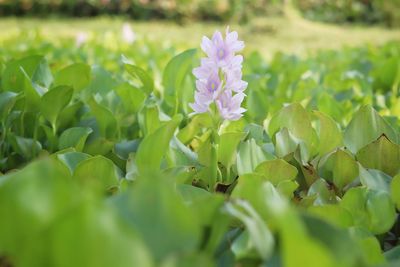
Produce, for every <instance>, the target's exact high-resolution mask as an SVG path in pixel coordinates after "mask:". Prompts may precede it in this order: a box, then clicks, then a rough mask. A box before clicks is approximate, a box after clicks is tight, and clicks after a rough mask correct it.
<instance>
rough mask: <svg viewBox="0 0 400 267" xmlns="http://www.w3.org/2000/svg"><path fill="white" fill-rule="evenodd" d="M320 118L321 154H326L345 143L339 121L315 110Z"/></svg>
mask: <svg viewBox="0 0 400 267" xmlns="http://www.w3.org/2000/svg"><path fill="white" fill-rule="evenodd" d="M313 114H314V115H315V116H316V117H317V118H318V122H319V123H318V127H317V133H318V137H319V154H320V155H324V154H326V153H328V152H330V151H332V150H333V149H335V148H337V147H340V146H341V145H342V143H343V140H342V133H341V132H340V128H339V127H338V125H337V123H336V122H335V121H334V120H333V119H332V118H331V117H329V116H328V115H326V114H324V113H322V112H319V111H313Z"/></svg>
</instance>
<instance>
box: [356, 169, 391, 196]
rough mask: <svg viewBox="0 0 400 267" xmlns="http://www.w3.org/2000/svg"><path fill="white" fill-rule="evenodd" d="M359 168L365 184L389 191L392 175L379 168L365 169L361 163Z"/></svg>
mask: <svg viewBox="0 0 400 267" xmlns="http://www.w3.org/2000/svg"><path fill="white" fill-rule="evenodd" d="M359 170H360V181H361V183H362V184H363V185H364V186H366V187H367V188H369V189H373V190H376V191H379V190H382V191H385V192H387V193H389V190H390V189H389V187H390V180H391V179H392V177H390V176H388V175H387V174H385V173H383V172H381V171H378V170H370V169H365V168H363V167H362V166H361V165H360V166H359Z"/></svg>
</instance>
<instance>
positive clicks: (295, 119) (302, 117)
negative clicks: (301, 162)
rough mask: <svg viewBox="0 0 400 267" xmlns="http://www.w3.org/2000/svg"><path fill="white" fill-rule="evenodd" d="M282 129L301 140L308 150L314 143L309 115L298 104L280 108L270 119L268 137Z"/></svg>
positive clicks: (314, 134) (313, 132)
mask: <svg viewBox="0 0 400 267" xmlns="http://www.w3.org/2000/svg"><path fill="white" fill-rule="evenodd" d="M282 128H287V129H288V130H289V131H290V133H292V134H293V135H294V136H295V137H296V138H299V139H301V140H303V141H304V142H305V144H306V145H307V148H308V149H309V150H311V149H312V148H313V146H314V145H315V143H316V133H315V131H314V129H313V128H312V127H311V118H310V115H309V114H308V112H307V111H306V110H305V109H304V108H303V107H302V106H301V105H300V104H298V103H293V104H290V105H288V106H286V107H284V108H282V109H281V110H280V111H279V112H278V114H276V115H275V116H274V117H272V119H271V121H270V123H269V126H268V134H269V136H273V135H274V134H275V133H276V132H278V131H279V130H281V129H282Z"/></svg>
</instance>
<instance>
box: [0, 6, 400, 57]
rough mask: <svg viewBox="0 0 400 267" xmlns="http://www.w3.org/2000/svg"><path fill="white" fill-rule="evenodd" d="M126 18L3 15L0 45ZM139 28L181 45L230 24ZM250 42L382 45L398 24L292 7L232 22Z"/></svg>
mask: <svg viewBox="0 0 400 267" xmlns="http://www.w3.org/2000/svg"><path fill="white" fill-rule="evenodd" d="M124 22H126V21H125V20H124V19H123V18H109V17H100V18H94V19H93V18H92V19H64V18H63V19H46V20H41V19H32V18H23V19H21V18H2V19H0V29H2V30H1V32H0V45H3V42H4V41H6V40H7V39H10V38H24V36H23V35H24V34H26V33H30V34H34V33H35V32H38V33H40V35H42V36H44V37H46V39H48V40H50V41H54V42H57V40H59V39H62V38H75V36H76V35H77V33H78V32H80V31H84V32H88V33H89V34H96V33H104V32H107V31H110V32H116V31H121V27H122V24H123V23H124ZM129 23H130V24H131V26H132V28H133V30H134V31H135V33H136V34H137V35H138V36H139V37H141V38H144V39H148V40H150V41H154V42H160V43H165V42H167V43H171V44H173V45H175V46H177V47H178V48H188V47H198V46H199V43H200V41H201V37H202V36H203V35H207V36H210V35H212V33H213V32H214V31H215V30H216V29H219V30H224V29H225V27H226V25H222V24H217V23H200V22H196V23H190V24H185V25H178V24H176V23H174V22H167V21H149V22H143V21H130V22H129ZM230 27H231V29H233V30H237V31H238V32H239V36H240V38H241V39H243V40H244V41H245V43H246V50H247V52H250V51H253V50H257V51H259V52H260V53H261V54H262V55H263V56H265V57H267V58H270V57H271V56H272V55H273V54H274V53H275V52H277V51H281V52H285V53H294V54H298V55H302V54H305V53H313V52H315V51H317V50H320V49H338V48H341V47H344V46H346V47H353V46H359V45H363V44H373V45H379V44H382V43H385V42H388V41H391V40H396V41H399V42H400V29H386V28H380V27H366V26H354V25H353V26H350V25H348V26H343V25H341V26H336V25H331V24H324V23H319V22H311V21H308V20H305V19H303V18H301V17H300V16H299V15H298V14H297V13H296V12H295V11H293V10H288V11H287V12H286V16H283V17H271V18H258V19H254V20H252V21H251V23H249V24H247V25H235V24H233V25H230Z"/></svg>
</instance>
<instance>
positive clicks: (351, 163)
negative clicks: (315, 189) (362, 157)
mask: <svg viewBox="0 0 400 267" xmlns="http://www.w3.org/2000/svg"><path fill="white" fill-rule="evenodd" d="M318 169H319V170H320V175H321V176H322V177H323V178H325V179H326V180H330V181H332V182H333V183H334V184H335V185H336V186H337V187H338V188H340V189H342V188H343V187H344V186H346V185H347V184H349V183H351V182H352V181H353V180H354V179H355V178H356V177H357V176H358V165H357V162H356V161H355V160H354V159H353V158H352V157H351V156H350V155H349V153H347V152H345V151H344V150H341V149H337V150H336V151H334V152H332V153H331V154H329V155H327V156H326V157H325V158H323V159H321V161H320V162H319V167H318Z"/></svg>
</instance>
